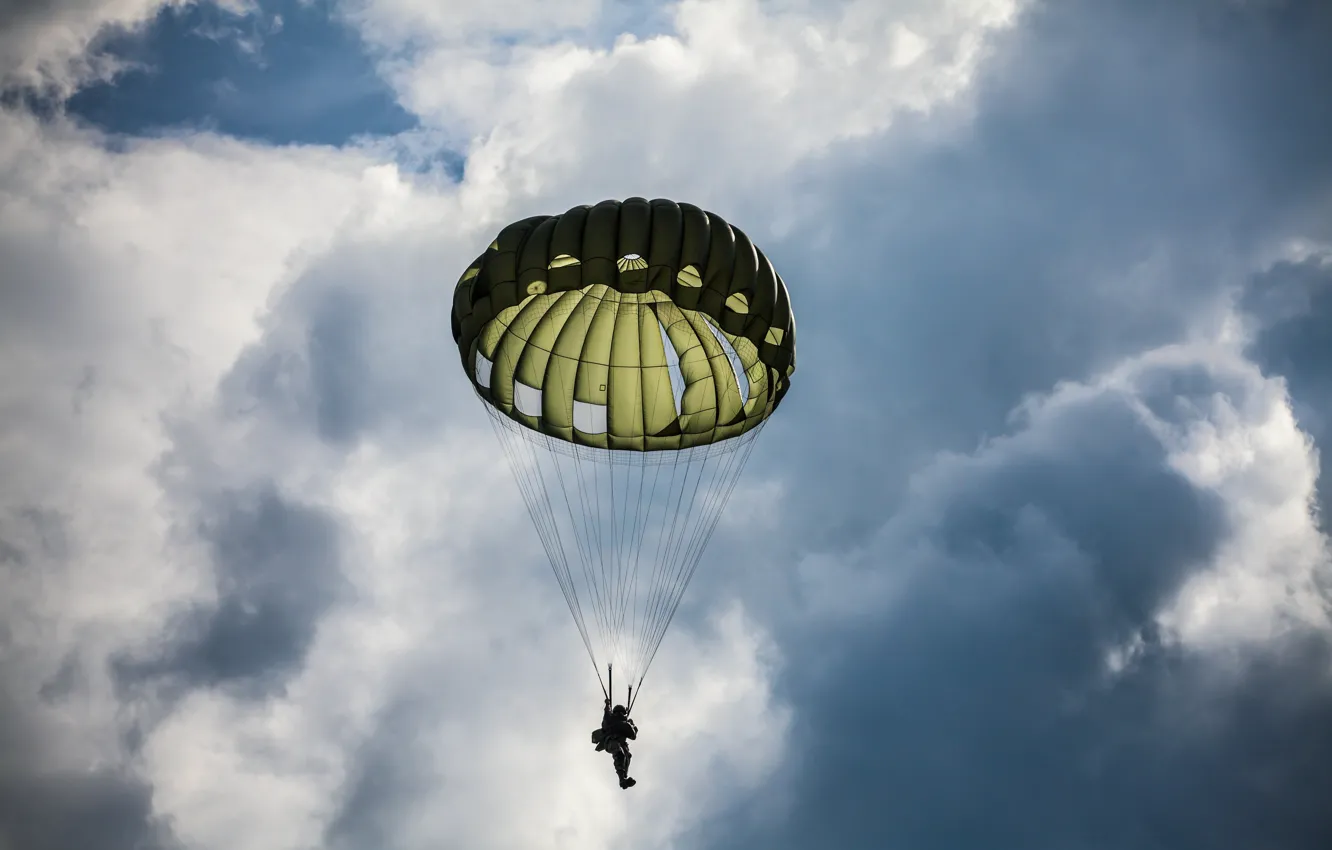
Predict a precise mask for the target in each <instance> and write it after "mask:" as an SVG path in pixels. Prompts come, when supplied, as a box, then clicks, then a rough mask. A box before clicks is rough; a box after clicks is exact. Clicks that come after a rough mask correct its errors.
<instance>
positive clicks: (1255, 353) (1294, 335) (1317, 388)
mask: <svg viewBox="0 0 1332 850" xmlns="http://www.w3.org/2000/svg"><path fill="white" fill-rule="evenodd" d="M1241 303H1242V305H1243V306H1244V307H1245V308H1246V309H1247V310H1248V311H1249V312H1250V313H1251V314H1252V315H1253V317H1254V318H1255V319H1256V320H1257V322H1258V331H1257V334H1256V338H1255V339H1254V342H1253V345H1252V350H1251V352H1250V353H1251V356H1252V357H1253V358H1254V360H1255V361H1256V362H1257V363H1258V365H1260V366H1261V367H1262V368H1263V370H1264V371H1265V372H1268V373H1270V374H1274V375H1281V376H1282V377H1284V378H1285V379H1286V384H1287V386H1288V387H1289V389H1290V395H1291V403H1292V406H1293V407H1294V410H1295V416H1296V418H1297V419H1298V420H1299V422H1300V427H1301V428H1303V429H1304V430H1305V431H1307V432H1309V435H1310V436H1312V437H1313V439H1314V442H1315V444H1316V445H1317V446H1319V447H1320V448H1321V449H1322V453H1323V454H1326V453H1327V452H1329V451H1332V256H1329V255H1326V254H1322V255H1315V256H1313V257H1309V258H1308V259H1305V260H1303V261H1301V262H1282V263H1278V264H1277V265H1275V266H1274V267H1273V268H1272V269H1271V270H1269V271H1268V272H1266V273H1264V274H1261V275H1257V276H1256V277H1255V278H1254V279H1253V280H1252V281H1251V282H1250V284H1249V286H1248V287H1247V288H1246V290H1245V292H1244V297H1243V300H1242V302H1241ZM1319 460H1320V464H1321V467H1322V471H1326V470H1327V468H1328V462H1327V460H1326V458H1324V457H1321V456H1320V458H1319ZM1319 478H1320V480H1319V483H1320V484H1322V485H1323V486H1322V487H1321V488H1320V490H1319V505H1320V513H1321V517H1322V520H1323V523H1324V527H1325V528H1326V527H1327V520H1328V513H1327V505H1328V502H1327V492H1326V481H1327V479H1326V477H1324V476H1322V475H1320V477H1319Z"/></svg>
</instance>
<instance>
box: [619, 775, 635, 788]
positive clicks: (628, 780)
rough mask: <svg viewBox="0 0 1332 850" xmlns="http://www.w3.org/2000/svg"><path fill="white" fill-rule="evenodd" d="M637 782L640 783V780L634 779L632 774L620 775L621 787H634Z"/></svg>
mask: <svg viewBox="0 0 1332 850" xmlns="http://www.w3.org/2000/svg"><path fill="white" fill-rule="evenodd" d="M637 784H638V780H636V779H634V778H633V777H632V776H621V777H620V787H621V788H632V787H634V786H635V785H637Z"/></svg>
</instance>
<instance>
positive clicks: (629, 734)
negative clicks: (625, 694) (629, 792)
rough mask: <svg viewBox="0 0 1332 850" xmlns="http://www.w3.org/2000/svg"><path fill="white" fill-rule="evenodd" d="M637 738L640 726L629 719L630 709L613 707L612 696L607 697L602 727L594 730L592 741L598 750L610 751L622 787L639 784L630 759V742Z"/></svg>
mask: <svg viewBox="0 0 1332 850" xmlns="http://www.w3.org/2000/svg"><path fill="white" fill-rule="evenodd" d="M637 738H638V726H636V725H635V724H634V721H632V720H630V719H629V711H628V710H627V709H626V708H625V707H624V706H622V705H617V706H615V707H614V708H611V701H610V697H607V698H606V704H605V707H604V708H603V709H602V712H601V728H599V729H594V730H592V743H594V744H596V745H597V752H601V751H602V750H606V751H608V752H610V754H611V758H612V759H613V760H614V762H615V774H616V775H617V776H619V777H620V787H621V788H632V787H633V786H634V785H635V784H637V781H636V780H635V779H634V778H633V777H631V776H630V775H629V760H630V759H632V758H633V754H632V753H630V752H629V742H630V741H633V740H637Z"/></svg>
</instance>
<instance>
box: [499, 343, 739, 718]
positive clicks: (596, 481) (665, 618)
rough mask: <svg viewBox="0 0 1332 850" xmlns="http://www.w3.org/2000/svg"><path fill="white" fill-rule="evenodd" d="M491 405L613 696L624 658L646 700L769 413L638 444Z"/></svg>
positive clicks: (586, 645)
mask: <svg viewBox="0 0 1332 850" xmlns="http://www.w3.org/2000/svg"><path fill="white" fill-rule="evenodd" d="M498 348H499V349H500V350H503V349H504V348H505V346H503V345H501V346H498ZM506 359H507V358H506ZM666 377H669V374H668V373H667V372H665V371H664V370H663V371H662V372H661V373H659V374H658V375H657V376H656V379H657V380H664V379H665V378H666ZM646 380H647V379H646V378H645V381H646ZM647 394H648V393H645V395H647ZM651 397H652V398H653V399H654V403H655V401H656V399H657V398H658V397H659V396H658V394H655V393H653V394H651ZM484 406H485V407H486V410H487V413H488V414H489V415H490V417H491V423H492V426H494V428H495V430H496V434H497V436H498V438H499V440H500V444H501V446H502V448H503V449H504V451H505V455H506V457H507V459H508V462H509V464H510V465H511V467H512V468H513V472H514V477H515V480H516V482H517V483H518V486H519V490H520V492H521V493H522V495H523V500H524V502H525V503H526V506H527V509H528V513H529V516H530V517H531V519H532V523H533V526H534V527H535V528H536V530H537V533H538V536H539V537H540V538H541V541H542V545H543V547H544V548H545V550H546V554H547V557H548V559H549V560H550V564H551V569H552V571H553V572H554V573H555V578H556V581H557V582H558V584H559V586H560V591H561V593H562V594H563V595H564V598H565V604H566V605H567V606H568V608H569V611H570V614H571V615H572V616H573V618H574V622H575V625H576V626H577V628H578V631H579V636H580V638H581V639H582V641H583V646H584V648H585V649H586V650H587V653H588V658H589V659H590V660H591V661H592V664H593V668H594V670H595V672H596V674H597V680H598V683H599V684H600V685H601V688H602V691H603V694H604V695H606V696H607V697H611V698H613V692H612V690H611V688H610V685H609V682H606V681H603V680H602V675H601V674H602V673H603V672H604V671H603V669H602V665H603V664H606V663H613V664H614V666H616V667H620V668H621V670H622V672H624V673H626V674H627V678H628V681H629V685H630V686H631V690H629V692H628V693H629V696H628V699H629V700H630V701H634V700H636V698H637V696H638V694H639V693H640V692H641V689H642V683H643V680H644V677H645V676H646V673H647V670H648V668H649V667H650V666H651V664H652V662H653V661H654V660H655V658H656V655H657V652H658V649H659V647H660V644H661V642H662V640H663V638H664V637H665V634H666V632H667V629H668V626H669V625H670V623H671V621H672V619H673V618H674V616H675V613H676V612H677V611H678V609H679V606H680V604H681V602H682V598H683V595H684V591H685V590H686V588H687V586H688V584H689V582H690V581H691V579H692V578H693V575H694V573H695V572H696V570H697V567H698V564H699V563H700V561H701V556H702V553H703V551H704V549H705V547H706V544H707V542H708V541H709V540H710V539H711V537H712V536H713V534H714V533H715V530H716V528H717V526H718V524H719V522H720V515H721V512H722V510H723V509H724V507H725V505H726V504H727V502H728V501H729V499H730V496H731V494H732V492H733V491H734V489H735V487H736V485H737V483H738V479H739V476H740V473H741V472H742V471H743V468H744V466H745V464H746V462H747V460H748V457H749V455H750V453H751V451H752V448H753V445H754V442H755V439H756V437H757V436H758V433H759V431H760V430H761V428H762V424H763V423H761V422H760V423H759V424H758V425H757V426H755V427H754V428H751V429H750V430H749V431H746V432H745V433H743V434H740V435H737V436H736V437H732V438H729V439H727V440H723V441H720V442H716V443H704V444H702V445H698V446H694V447H690V448H685V449H681V450H667V451H656V452H650V451H629V450H613V449H602V448H596V447H591V446H585V445H579V444H576V443H570V442H569V441H567V440H562V439H560V438H557V437H553V436H550V435H547V434H544V433H541V432H539V431H536V430H535V429H532V428H530V427H528V426H526V425H524V424H523V423H522V422H519V421H518V420H516V419H514V418H511V417H510V416H509V415H507V414H505V413H503V412H501V411H500V410H498V409H496V408H495V407H494V406H493V405H491V404H485V405H484ZM650 415H651V412H650V411H649V416H650ZM668 464H669V466H670V469H669V470H666V469H664V468H663V467H665V466H667V465H668ZM649 477H651V478H652V480H651V482H649V481H648V480H647V479H648V478H649ZM603 478H604V479H605V480H604V481H603V480H602V479H603ZM557 491H558V493H557ZM654 537H655V539H653V538H654ZM570 540H572V544H570ZM575 559H576V560H577V561H578V569H575V568H574V564H573V563H571V561H573V560H575ZM589 608H590V613H591V617H590V618H589V616H588V614H589ZM589 619H590V620H591V623H589V622H588V620H589Z"/></svg>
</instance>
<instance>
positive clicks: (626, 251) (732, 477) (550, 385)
mask: <svg viewBox="0 0 1332 850" xmlns="http://www.w3.org/2000/svg"><path fill="white" fill-rule="evenodd" d="M451 324H452V330H453V338H454V340H455V341H456V342H457V344H458V351H459V354H460V356H461V359H462V366H463V369H464V370H465V371H466V373H467V376H468V377H469V378H470V379H471V381H472V385H473V387H474V388H475V390H476V393H477V395H478V396H480V398H481V400H482V401H483V403H484V404H485V406H486V410H487V411H488V412H489V413H490V415H491V420H492V423H493V424H494V425H495V430H496V433H497V435H498V436H499V438H500V442H501V444H502V445H503V446H504V449H505V451H506V453H507V455H508V458H509V462H510V464H511V465H512V468H513V471H514V475H515V478H516V479H517V481H518V484H519V488H520V489H521V490H522V492H523V497H524V500H525V501H526V503H527V506H528V509H529V512H530V513H531V516H532V520H533V523H534V524H535V526H536V528H537V532H538V534H539V535H540V537H541V539H542V542H543V544H544V545H545V547H546V552H547V555H548V556H549V557H550V561H551V566H552V567H553V569H554V571H555V574H556V578H557V580H558V581H559V584H560V588H561V590H562V591H563V593H564V596H565V601H566V602H567V603H568V605H569V610H570V612H571V613H572V614H573V616H574V620H575V622H576V624H577V626H578V629H579V633H580V635H581V636H582V638H583V642H584V645H585V646H586V648H587V650H588V655H589V656H590V657H591V659H592V661H593V664H594V666H595V667H596V669H597V671H598V676H600V672H601V665H600V661H601V660H604V661H607V662H614V663H616V665H617V666H618V667H619V669H621V670H622V671H624V672H625V673H627V674H628V677H629V679H628V680H629V682H630V683H631V684H632V683H635V682H637V683H639V684H641V681H642V676H643V674H644V673H645V672H646V670H647V667H648V665H649V664H651V661H652V657H653V656H654V655H655V652H656V648H657V646H658V645H659V644H660V642H661V639H662V637H663V635H664V634H665V630H666V626H667V625H668V624H669V622H670V620H671V617H672V616H673V615H674V612H675V609H676V607H677V606H678V604H679V601H680V597H681V595H682V594H683V592H684V588H685V586H686V585H687V584H688V582H689V579H690V577H692V575H693V572H694V568H695V567H696V566H697V564H698V560H699V557H700V556H701V554H702V551H703V548H704V546H706V543H707V540H708V538H709V537H710V536H711V534H712V531H713V530H714V529H715V528H716V525H717V522H718V521H719V519H720V517H721V513H722V509H723V507H724V506H725V504H726V502H727V500H728V499H729V496H730V493H731V490H732V489H733V488H734V486H735V482H736V480H738V478H739V475H740V471H741V469H742V468H743V466H744V462H745V460H746V459H747V458H748V455H749V451H750V449H752V446H753V440H754V438H755V437H756V436H757V434H758V432H759V430H760V429H761V428H762V426H763V424H764V423H765V422H766V421H767V420H768V418H769V417H770V416H771V415H772V414H773V412H774V411H775V410H776V409H777V407H778V405H779V404H780V403H781V401H782V399H783V398H784V397H785V395H786V393H787V391H788V390H789V389H790V379H791V375H792V373H793V372H794V371H795V321H794V318H793V316H792V313H791V306H790V300H789V297H788V295H787V290H786V285H785V284H784V283H783V281H782V279H781V277H780V276H779V275H778V274H777V273H776V271H774V270H773V268H772V264H771V263H769V261H768V259H767V257H765V256H764V255H763V252H762V251H760V250H758V248H756V247H755V246H754V245H753V244H752V243H751V242H750V240H749V238H748V237H747V236H745V234H744V233H742V232H741V231H740V230H738V229H736V228H734V227H732V226H731V225H729V224H727V222H726V221H724V220H723V219H722V218H721V217H720V216H718V215H715V214H713V213H708V212H705V211H703V210H701V209H699V208H698V207H696V206H692V205H690V204H677V203H675V202H673V201H668V200H660V199H658V200H654V201H650V202H649V201H647V200H645V199H643V198H630V199H628V200H626V201H623V202H620V201H603V202H602V203H599V204H597V205H595V206H580V207H574V208H573V209H571V210H569V211H568V212H565V213H563V214H562V215H555V216H535V217H532V218H527V219H523V220H522V221H518V222H514V223H513V224H510V225H508V226H507V227H505V228H504V229H503V230H501V231H500V233H499V235H498V237H496V239H495V240H494V241H493V242H492V243H491V244H490V247H489V248H487V249H486V251H485V252H484V253H483V254H482V255H481V256H480V257H478V258H477V259H476V261H475V262H473V263H472V264H471V265H470V266H468V268H467V270H466V271H465V272H463V275H462V277H461V279H460V280H459V281H458V285H457V287H456V289H455V291H454V298H453V313H452V316H451ZM588 614H590V615H591V622H590V623H589V622H588V618H587V615H588ZM622 681H623V680H622ZM604 687H605V685H604V683H603V688H604Z"/></svg>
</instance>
